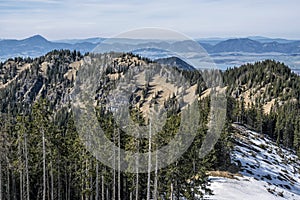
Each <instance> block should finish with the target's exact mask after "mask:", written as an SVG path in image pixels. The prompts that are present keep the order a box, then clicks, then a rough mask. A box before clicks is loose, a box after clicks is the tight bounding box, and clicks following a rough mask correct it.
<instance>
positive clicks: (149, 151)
mask: <svg viewBox="0 0 300 200" xmlns="http://www.w3.org/2000/svg"><path fill="white" fill-rule="evenodd" d="M151 125H152V124H151V118H150V126H149V144H148V181H147V200H150V193H151V191H150V184H151V135H152V134H151Z"/></svg>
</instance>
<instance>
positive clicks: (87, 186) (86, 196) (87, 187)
mask: <svg viewBox="0 0 300 200" xmlns="http://www.w3.org/2000/svg"><path fill="white" fill-rule="evenodd" d="M88 176H89V173H88V159H86V160H85V181H84V182H85V183H84V184H85V190H86V191H87V189H89V185H88ZM84 196H85V200H88V199H89V198H88V195H87V193H86V192H85V194H84Z"/></svg>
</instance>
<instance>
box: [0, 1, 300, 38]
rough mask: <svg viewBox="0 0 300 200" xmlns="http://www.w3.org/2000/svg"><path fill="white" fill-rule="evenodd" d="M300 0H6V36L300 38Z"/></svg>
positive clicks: (1, 22) (0, 23)
mask: <svg viewBox="0 0 300 200" xmlns="http://www.w3.org/2000/svg"><path fill="white" fill-rule="evenodd" d="M299 9H300V1H299V0H185V1H182V0H180V1H179V0H147V1H144V0H81V1H79V0H0V38H2V39H4V38H5V39H7V38H16V39H22V38H26V37H29V36H32V35H36V34H40V35H42V36H44V37H46V38H47V39H50V40H58V39H71V38H89V37H113V36H116V35H118V34H119V33H122V32H126V31H129V30H132V29H138V28H144V27H157V28H166V29H171V30H175V31H178V32H181V33H183V34H185V35H187V36H190V37H192V38H210V37H246V36H258V35H259V36H266V37H272V38H287V39H300V12H299Z"/></svg>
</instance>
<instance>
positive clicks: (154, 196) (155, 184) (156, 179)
mask: <svg viewBox="0 0 300 200" xmlns="http://www.w3.org/2000/svg"><path fill="white" fill-rule="evenodd" d="M157 156H158V152H157V151H156V154H155V176H154V192H153V193H154V194H153V199H154V200H157V182H158V160H157V159H158V157H157Z"/></svg>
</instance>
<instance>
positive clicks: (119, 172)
mask: <svg viewBox="0 0 300 200" xmlns="http://www.w3.org/2000/svg"><path fill="white" fill-rule="evenodd" d="M118 145H119V148H118V200H121V135H120V130H119V129H118Z"/></svg>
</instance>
